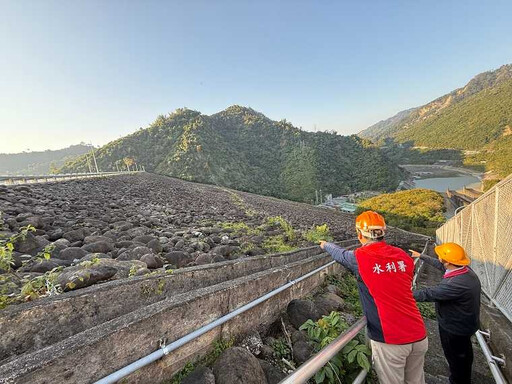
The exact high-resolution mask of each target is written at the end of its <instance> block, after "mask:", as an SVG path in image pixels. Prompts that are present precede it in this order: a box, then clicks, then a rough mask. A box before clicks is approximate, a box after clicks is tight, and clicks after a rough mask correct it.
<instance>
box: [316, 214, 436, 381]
mask: <svg viewBox="0 0 512 384" xmlns="http://www.w3.org/2000/svg"><path fill="white" fill-rule="evenodd" d="M385 230H386V223H385V221H384V218H383V217H382V216H381V215H379V214H378V213H376V212H372V211H366V212H363V213H362V214H361V215H359V216H358V217H357V219H356V231H357V235H358V239H359V241H360V242H361V244H362V246H361V247H359V248H357V249H356V250H354V251H352V250H347V249H344V248H341V247H339V246H337V245H335V244H333V243H327V242H324V241H322V242H320V246H321V247H322V249H324V250H325V251H326V252H328V253H329V254H330V255H331V256H332V257H333V259H334V260H336V261H337V262H338V263H340V264H341V265H343V266H344V267H346V268H347V269H348V270H349V271H351V272H352V273H353V274H354V275H355V277H356V279H357V283H358V288H359V299H360V300H361V306H362V307H363V312H364V314H365V316H366V319H367V328H368V337H369V338H370V340H371V341H370V344H371V347H372V358H373V362H374V367H375V371H376V372H377V376H378V378H379V382H380V384H425V374H424V371H423V366H424V361H425V353H426V352H427V349H428V339H427V332H426V329H425V324H424V323H423V318H422V317H421V314H420V312H419V310H418V307H417V306H416V301H415V300H414V297H413V295H412V291H411V284H412V280H413V275H414V263H413V262H412V259H411V258H410V257H409V255H408V254H407V253H406V252H405V251H403V250H402V249H400V248H397V247H393V246H391V245H389V244H386V242H385V241H384V235H385Z"/></svg>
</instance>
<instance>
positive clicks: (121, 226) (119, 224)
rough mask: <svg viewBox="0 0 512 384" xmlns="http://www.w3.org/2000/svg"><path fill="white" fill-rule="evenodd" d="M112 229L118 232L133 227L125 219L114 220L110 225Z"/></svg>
mask: <svg viewBox="0 0 512 384" xmlns="http://www.w3.org/2000/svg"><path fill="white" fill-rule="evenodd" d="M111 227H112V228H113V229H116V230H118V231H120V232H123V231H127V230H129V229H132V228H133V224H132V223H129V222H127V221H116V222H115V223H114V224H112V225H111Z"/></svg>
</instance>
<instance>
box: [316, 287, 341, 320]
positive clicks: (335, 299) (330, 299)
mask: <svg viewBox="0 0 512 384" xmlns="http://www.w3.org/2000/svg"><path fill="white" fill-rule="evenodd" d="M314 303H315V305H316V307H317V308H318V310H319V311H320V313H321V314H322V315H328V314H329V313H331V312H332V311H339V310H341V309H343V306H344V304H345V302H344V301H343V299H342V298H341V297H339V296H337V295H335V294H334V293H329V292H328V293H324V294H322V295H319V296H317V297H315V299H314Z"/></svg>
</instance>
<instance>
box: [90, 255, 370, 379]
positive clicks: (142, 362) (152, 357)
mask: <svg viewBox="0 0 512 384" xmlns="http://www.w3.org/2000/svg"><path fill="white" fill-rule="evenodd" d="M335 263H336V261H334V260H333V261H330V262H328V263H327V264H325V265H323V266H321V267H319V268H317V269H315V270H313V271H311V272H309V273H306V274H305V275H303V276H301V277H299V278H297V279H295V280H292V281H290V282H288V283H287V284H285V285H282V286H281V287H279V288H276V289H274V290H273V291H270V292H269V293H267V294H265V295H263V296H260V297H259V298H257V299H255V300H253V301H251V302H249V303H247V304H245V305H243V306H242V307H240V308H238V309H236V310H234V311H233V312H230V313H228V314H226V315H224V316H222V317H220V318H218V319H217V320H215V321H213V322H211V323H209V324H207V325H205V326H203V327H201V328H199V329H197V330H195V331H193V332H191V333H189V334H188V335H185V336H184V337H182V338H180V339H178V340H176V341H174V342H172V343H171V344H168V345H166V346H162V347H161V348H160V349H158V350H156V351H154V352H152V353H150V354H149V355H147V356H145V357H143V358H141V359H139V360H137V361H134V362H133V363H131V364H129V365H127V366H125V367H124V368H121V369H119V370H118V371H116V372H113V373H111V374H110V375H108V376H106V377H104V378H102V379H101V380H98V381H96V383H95V384H113V383H116V382H117V381H119V380H121V379H122V378H124V377H126V376H128V375H129V374H131V373H133V372H135V371H137V370H138V369H140V368H142V367H145V366H146V365H149V364H151V363H152V362H154V361H156V360H158V359H160V358H162V357H163V356H165V355H167V354H169V353H170V352H172V351H174V350H176V349H178V348H180V347H182V346H183V345H185V344H187V343H189V342H190V341H192V340H194V339H196V338H198V337H199V336H201V335H203V334H205V333H206V332H209V331H211V330H212V329H214V328H216V327H218V326H220V325H222V324H224V323H226V322H227V321H229V320H231V319H233V318H234V317H236V316H238V315H240V314H241V313H244V312H246V311H248V310H249V309H251V308H253V307H255V306H257V305H258V304H260V303H262V302H264V301H265V300H268V299H269V298H271V297H273V296H275V295H277V294H278V293H280V292H283V291H285V290H286V289H288V288H290V287H291V286H292V285H294V284H297V283H298V282H300V281H302V280H305V279H307V278H308V277H311V276H313V275H315V274H317V273H319V272H321V271H322V270H324V269H326V268H328V267H330V266H331V265H333V264H335ZM363 326H364V324H363Z"/></svg>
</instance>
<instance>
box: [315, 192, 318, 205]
mask: <svg viewBox="0 0 512 384" xmlns="http://www.w3.org/2000/svg"><path fill="white" fill-rule="evenodd" d="M315 205H318V190H316V189H315Z"/></svg>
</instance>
